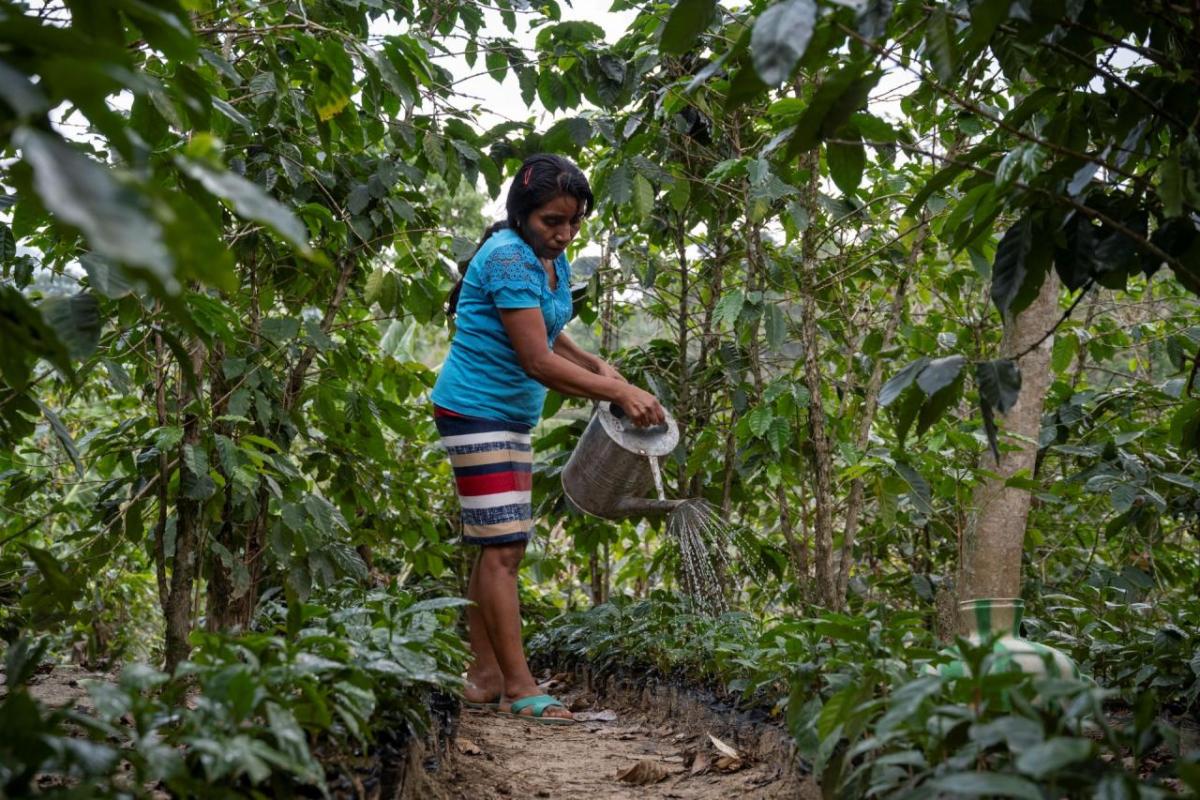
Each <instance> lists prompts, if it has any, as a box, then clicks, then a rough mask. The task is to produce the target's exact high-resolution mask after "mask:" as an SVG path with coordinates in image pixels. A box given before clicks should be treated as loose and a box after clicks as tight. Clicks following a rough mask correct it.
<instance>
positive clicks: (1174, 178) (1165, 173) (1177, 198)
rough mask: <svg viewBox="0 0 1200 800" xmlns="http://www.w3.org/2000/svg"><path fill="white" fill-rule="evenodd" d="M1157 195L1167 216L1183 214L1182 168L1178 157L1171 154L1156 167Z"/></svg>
mask: <svg viewBox="0 0 1200 800" xmlns="http://www.w3.org/2000/svg"><path fill="white" fill-rule="evenodd" d="M1158 176H1159V177H1158V196H1159V198H1160V199H1161V200H1162V206H1163V214H1165V215H1166V216H1167V218H1171V217H1180V216H1183V170H1182V169H1181V168H1180V166H1179V157H1178V156H1177V155H1172V156H1171V157H1170V158H1168V159H1166V160H1165V161H1163V162H1162V165H1161V166H1160V167H1159V168H1158Z"/></svg>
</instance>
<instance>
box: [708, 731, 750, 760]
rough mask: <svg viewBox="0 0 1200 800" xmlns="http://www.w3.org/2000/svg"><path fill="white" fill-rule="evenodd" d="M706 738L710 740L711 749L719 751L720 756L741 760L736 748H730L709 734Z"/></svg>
mask: <svg viewBox="0 0 1200 800" xmlns="http://www.w3.org/2000/svg"><path fill="white" fill-rule="evenodd" d="M708 738H709V739H712V743H713V747H715V748H717V749H718V750H720V751H721V755H724V756H728V757H729V758H741V757H742V754H741V753H739V752H738V751H737V748H734V747H730V746H729V745H727V744H725V743H724V742H722V741H721V740H720V739H718V738H717V737H715V736H713V735H712V734H711V733H710V734H709V735H708Z"/></svg>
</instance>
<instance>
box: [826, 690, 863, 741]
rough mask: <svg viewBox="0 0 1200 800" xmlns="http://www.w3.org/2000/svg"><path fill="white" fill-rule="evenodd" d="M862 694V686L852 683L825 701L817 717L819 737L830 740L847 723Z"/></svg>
mask: <svg viewBox="0 0 1200 800" xmlns="http://www.w3.org/2000/svg"><path fill="white" fill-rule="evenodd" d="M862 692H863V689H862V686H861V685H859V684H857V683H854V682H851V683H850V685H848V686H846V687H845V688H844V689H842V690H840V691H838V692H836V693H835V694H834V695H833V696H832V697H830V698H829V699H828V700H826V701H825V705H823V706H821V713H820V714H818V715H817V735H818V736H820V737H821V739H828V738H829V737H830V735H832V734H833V732H834V731H836V730H837V729H838V726H840V725H842V724H843V723H844V722H845V721H846V719H847V718H848V717H849V716H850V714H851V712H852V711H854V708H855V706H857V705H858V704H859V701H860V699H861V696H862Z"/></svg>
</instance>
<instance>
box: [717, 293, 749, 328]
mask: <svg viewBox="0 0 1200 800" xmlns="http://www.w3.org/2000/svg"><path fill="white" fill-rule="evenodd" d="M745 304H746V295H745V294H744V293H743V292H742V290H741V289H735V290H734V291H732V292H729V293H728V294H725V295H723V296H722V297H721V299H720V300H718V301H717V306H716V308H715V309H714V310H713V321H714V322H715V323H716V324H718V325H733V324H734V323H735V322H737V319H738V317H739V316H741V313H742V307H743V306H744V305H745Z"/></svg>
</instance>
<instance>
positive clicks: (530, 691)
mask: <svg viewBox="0 0 1200 800" xmlns="http://www.w3.org/2000/svg"><path fill="white" fill-rule="evenodd" d="M540 694H545V692H543V691H542V689H541V687H539V686H537V685H536V684H535V685H533V686H531V687H529V688H527V689H524V690H521V691H513V692H509V693H507V694H506V695H505V696H504V697H503V698H502V699H501V700H500V710H501V711H505V712H508V713H510V714H511V713H512V704H513V703H514V702H515V701H517V700H521V699H523V698H525V697H534V696H536V695H540ZM518 713H519V715H520V716H523V717H532V716H533V707H532V706H526V707H525V708H522V709H521V710H520V712H518ZM541 716H543V717H558V718H560V719H575V715H574V714H572V713H571V712H570V711H568V710H567V707H566V706H562V705H553V706H547V707H546V709H545V710H544V711H542V713H541Z"/></svg>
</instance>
